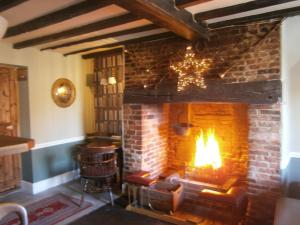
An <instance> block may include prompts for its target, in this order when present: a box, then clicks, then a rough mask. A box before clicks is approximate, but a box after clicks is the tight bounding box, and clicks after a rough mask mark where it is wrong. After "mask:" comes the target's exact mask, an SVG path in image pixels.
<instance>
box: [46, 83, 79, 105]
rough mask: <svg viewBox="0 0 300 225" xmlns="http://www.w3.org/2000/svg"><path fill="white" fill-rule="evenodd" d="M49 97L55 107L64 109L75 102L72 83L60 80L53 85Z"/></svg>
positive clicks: (74, 90) (74, 91)
mask: <svg viewBox="0 0 300 225" xmlns="http://www.w3.org/2000/svg"><path fill="white" fill-rule="evenodd" d="M51 95H52V99H53V101H54V102H55V104H56V105H58V106H59V107H63V108H65V107H68V106H70V105H72V104H73V102H74V101H75V97H76V89H75V86H74V84H73V83H72V81H70V80H69V79H66V78H60V79H57V80H56V81H55V82H54V83H53V85H52V89H51Z"/></svg>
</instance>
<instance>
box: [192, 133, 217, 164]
mask: <svg viewBox="0 0 300 225" xmlns="http://www.w3.org/2000/svg"><path fill="white" fill-rule="evenodd" d="M194 166H195V167H202V166H212V167H213V168H214V169H219V168H221V166H222V159H221V154H220V150H219V144H218V142H217V139H216V138H215V132H214V130H213V129H209V130H208V132H207V134H206V138H204V134H203V131H202V130H201V133H200V135H199V136H198V137H197V140H196V154H195V159H194Z"/></svg>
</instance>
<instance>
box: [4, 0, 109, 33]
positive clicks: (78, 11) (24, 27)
mask: <svg viewBox="0 0 300 225" xmlns="http://www.w3.org/2000/svg"><path fill="white" fill-rule="evenodd" d="M111 4H113V0H105V1H93V2H91V1H84V2H81V3H79V4H76V5H71V6H69V7H67V8H64V9H61V10H58V11H55V12H52V13H49V14H47V15H44V16H41V17H38V18H35V19H32V20H30V21H26V22H24V23H21V24H18V25H16V26H13V27H10V28H8V30H7V32H6V34H5V38H8V37H12V36H16V35H19V34H23V33H26V32H30V31H34V30H37V29H40V28H43V27H46V26H50V25H53V24H56V23H59V22H63V21H65V20H68V19H72V18H74V17H76V16H80V15H83V14H86V13H89V12H92V11H94V10H97V9H100V8H103V7H106V6H108V5H111Z"/></svg>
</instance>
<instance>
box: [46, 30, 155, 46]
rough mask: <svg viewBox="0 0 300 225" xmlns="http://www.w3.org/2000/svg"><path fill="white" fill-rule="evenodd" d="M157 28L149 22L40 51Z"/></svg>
mask: <svg viewBox="0 0 300 225" xmlns="http://www.w3.org/2000/svg"><path fill="white" fill-rule="evenodd" d="M158 28H159V27H158V26H157V25H155V24H150V25H146V26H142V27H137V28H132V29H128V30H121V31H117V32H112V33H108V34H102V35H99V36H95V37H90V38H85V39H81V40H79V41H72V42H67V43H64V44H60V45H54V46H50V47H46V48H42V49H41V51H44V50H48V49H52V50H53V49H57V48H64V47H69V46H73V45H79V44H82V43H86V42H91V41H98V40H103V39H105V38H114V37H118V36H121V35H129V34H134V33H139V32H144V31H149V30H153V29H158Z"/></svg>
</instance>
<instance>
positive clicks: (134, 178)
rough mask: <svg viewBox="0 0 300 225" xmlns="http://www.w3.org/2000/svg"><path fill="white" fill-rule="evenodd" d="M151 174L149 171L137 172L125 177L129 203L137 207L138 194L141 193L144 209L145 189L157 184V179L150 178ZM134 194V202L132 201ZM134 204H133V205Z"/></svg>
mask: <svg viewBox="0 0 300 225" xmlns="http://www.w3.org/2000/svg"><path fill="white" fill-rule="evenodd" d="M149 176H150V173H149V172H147V171H137V172H134V173H132V174H130V175H128V176H126V177H125V179H124V181H125V182H126V183H127V188H128V202H129V204H132V203H133V205H134V206H137V205H138V204H137V203H138V201H137V193H138V191H140V199H141V206H142V207H143V205H144V204H143V191H142V188H143V187H149V186H151V185H153V184H155V183H156V182H157V179H153V178H149ZM131 192H132V201H131ZM131 202H132V203H131Z"/></svg>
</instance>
